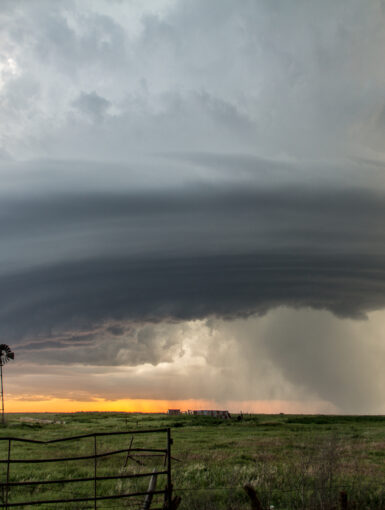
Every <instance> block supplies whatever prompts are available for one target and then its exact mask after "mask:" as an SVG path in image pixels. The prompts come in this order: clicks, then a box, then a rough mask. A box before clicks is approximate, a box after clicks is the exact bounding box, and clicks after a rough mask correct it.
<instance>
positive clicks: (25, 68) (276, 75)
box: [0, 0, 385, 414]
mask: <svg viewBox="0 0 385 510" xmlns="http://www.w3.org/2000/svg"><path fill="white" fill-rule="evenodd" d="M0 26H1V30H0V243H1V244H0V247H1V249H0V341H1V342H2V343H6V344H9V345H10V346H11V348H12V349H13V350H14V352H15V361H14V362H12V363H9V365H7V366H6V367H5V369H4V374H5V391H6V409H7V410H8V411H18V412H23V411H78V410H119V411H164V410H166V409H167V408H169V407H173V408H174V407H178V408H182V409H199V408H217V409H229V410H230V411H232V412H239V411H241V410H242V411H244V412H266V413H269V412H285V413H357V414H358V413H370V414H372V413H377V414H380V413H382V414H384V413H385V371H384V370H383V366H384V362H385V327H384V326H385V229H384V218H385V149H384V137H385V95H384V90H385V67H384V57H385V53H384V48H385V2H384V1H383V0H369V1H368V0H351V1H350V2H349V5H348V4H347V3H346V2H342V1H335V0H324V1H322V2H319V1H318V0H295V1H294V2H290V3H289V2H287V1H286V0H276V1H274V2H272V1H271V0H258V1H254V0H244V1H242V2H237V1H235V0H210V1H209V2H208V1H207V0H146V2H142V1H139V0H126V1H119V0H109V1H103V0H66V2H60V1H58V0H57V1H56V0H53V1H52V0H32V1H31V0H28V1H27V0H24V1H23V0H12V1H11V0H2V2H1V6H0Z"/></svg>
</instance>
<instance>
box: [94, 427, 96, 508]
mask: <svg viewBox="0 0 385 510" xmlns="http://www.w3.org/2000/svg"><path fill="white" fill-rule="evenodd" d="M96 455H97V450H96V434H94V509H95V510H96V504H97V503H96V462H97V458H96Z"/></svg>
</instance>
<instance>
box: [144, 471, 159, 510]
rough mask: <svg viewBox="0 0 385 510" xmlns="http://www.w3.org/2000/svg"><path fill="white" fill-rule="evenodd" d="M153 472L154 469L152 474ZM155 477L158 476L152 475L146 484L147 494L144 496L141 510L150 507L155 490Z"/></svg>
mask: <svg viewBox="0 0 385 510" xmlns="http://www.w3.org/2000/svg"><path fill="white" fill-rule="evenodd" d="M155 471H156V468H154V469H153V471H152V472H153V473H154V472H155ZM157 477H158V475H152V476H151V478H150V482H149V484H148V489H147V494H146V497H145V498H144V502H143V507H142V510H149V508H150V506H151V501H152V497H153V492H154V490H155V489H156V479H157Z"/></svg>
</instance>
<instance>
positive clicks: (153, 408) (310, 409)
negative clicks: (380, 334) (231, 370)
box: [5, 398, 337, 414]
mask: <svg viewBox="0 0 385 510" xmlns="http://www.w3.org/2000/svg"><path fill="white" fill-rule="evenodd" d="M168 409H180V410H181V411H187V410H188V409H192V410H193V409H227V410H229V411H230V412H231V413H239V412H240V411H242V412H246V413H261V414H276V413H280V412H283V413H289V414H290V413H292V414H301V413H335V412H336V411H337V410H336V409H335V408H334V406H332V405H331V404H330V403H328V402H320V401H312V402H299V401H282V400H270V401H269V400H249V401H228V402H222V403H218V402H215V401H214V400H204V399H202V400H199V399H190V400H150V399H138V400H136V399H121V400H104V399H95V400H89V401H76V400H70V399H64V398H61V399H59V398H51V399H46V400H27V399H26V400H21V399H10V400H8V401H6V408H5V412H6V413H7V412H8V413H73V412H80V411H83V412H87V411H88V412H96V411H100V412H140V413H164V412H167V410H168Z"/></svg>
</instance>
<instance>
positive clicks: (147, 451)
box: [0, 428, 172, 510]
mask: <svg viewBox="0 0 385 510" xmlns="http://www.w3.org/2000/svg"><path fill="white" fill-rule="evenodd" d="M148 434H165V435H166V437H165V439H166V447H165V448H149V447H142V446H139V447H133V442H134V438H136V437H139V441H140V438H143V437H144V435H148ZM139 435H140V436H139ZM115 436H123V437H130V438H131V439H130V443H129V445H128V446H127V447H126V448H121V449H112V450H111V449H110V450H108V449H107V451H104V450H105V447H106V442H107V443H108V441H109V440H110V439H112V440H113V439H114V437H115ZM87 440H88V441H91V445H88V446H91V449H92V453H91V454H88V455H77V456H73V455H71V456H65V457H63V456H59V457H57V456H56V457H55V456H54V457H50V458H19V457H18V454H20V453H22V452H23V451H24V450H25V449H27V450H28V448H29V449H31V448H32V447H35V446H36V445H37V446H38V448H39V449H40V448H47V449H54V451H55V453H56V450H57V449H60V448H58V446H59V445H60V447H62V445H63V444H64V443H65V444H71V441H72V442H73V443H72V444H75V447H76V449H77V450H78V451H80V452H82V450H83V449H84V442H87ZM2 443H3V444H5V445H6V458H5V459H4V458H3V459H0V467H2V466H4V468H5V473H4V478H5V480H4V481H2V482H1V496H2V503H1V504H0V508H3V509H5V510H8V509H10V508H14V507H19V508H21V507H26V506H30V505H43V508H44V505H49V508H52V505H59V504H65V505H68V504H70V503H73V504H74V506H73V508H76V509H78V508H93V509H97V508H101V507H100V506H99V505H98V502H108V501H111V500H122V499H125V498H140V497H142V498H143V497H145V496H148V495H149V494H150V500H151V497H152V496H153V495H163V497H164V506H165V507H166V508H171V503H172V484H171V444H172V439H171V433H170V429H169V428H164V429H152V430H132V431H124V432H106V433H102V432H101V433H93V434H84V435H80V436H73V437H67V438H61V439H53V440H49V441H39V440H33V439H22V438H16V437H4V438H0V446H1V444H2ZM101 443H103V445H101ZM23 445H24V448H21V446H23ZM64 449H65V448H64ZM29 453H31V452H29ZM122 455H123V457H124V464H123V465H121V460H122V459H121V457H122ZM159 458H160V460H163V466H162V467H163V469H159V468H157V467H155V468H153V469H152V470H150V471H149V470H146V469H145V468H146V467H147V466H146V464H145V463H144V460H146V462H148V461H151V460H153V459H158V460H159ZM106 459H118V461H116V460H115V461H114V463H113V465H112V466H111V463H110V464H108V463H106ZM119 460H120V465H119V464H118V462H119ZM83 461H87V466H84V465H82V466H78V464H80V463H82V462H83ZM90 461H91V469H92V475H91V476H90V475H89V474H88V476H85V475H84V474H83V475H82V473H83V472H84V471H85V468H86V469H87V471H89V468H90V465H89V464H90ZM129 461H132V462H134V463H135V470H132V469H131V471H130V472H127V471H128V470H129V469H130V468H129V467H128V463H129ZM47 463H49V464H48V465H49V466H50V465H51V464H50V463H55V464H57V463H59V464H60V465H61V466H65V467H64V469H61V471H63V474H64V475H66V474H67V473H68V471H72V473H73V472H75V473H79V472H80V474H81V475H82V476H72V477H68V476H64V477H62V478H56V479H52V478H51V473H48V475H47V473H45V476H44V478H43V476H41V478H40V479H39V478H38V477H37V479H36V476H35V479H30V478H31V474H32V471H33V473H34V474H35V473H36V474H39V471H38V469H36V466H39V465H47ZM68 463H74V464H71V465H70V466H71V469H69V468H68ZM99 464H103V465H102V466H100V467H99ZM14 465H19V466H20V465H30V466H31V467H30V468H29V469H28V471H27V472H26V473H25V474H26V475H27V476H26V477H27V480H25V479H23V475H21V478H22V479H17V478H20V474H19V476H17V475H18V473H15V476H14V477H15V478H16V479H15V480H13V479H12V475H13V470H11V466H14ZM119 466H120V467H119ZM130 466H131V465H130ZM98 468H99V470H101V473H100V472H99V473H98ZM101 468H102V469H101ZM111 468H115V469H118V473H117V474H111V471H110V470H111ZM143 469H144V471H143ZM59 471H60V469H59ZM87 471H86V472H87ZM106 472H107V473H108V472H109V474H105V473H106ZM40 474H41V475H43V473H40ZM157 476H163V477H164V478H165V479H166V484H165V488H164V489H163V490H155V487H154V480H156V477H157ZM24 478H25V476H24ZM146 478H150V480H151V483H150V485H149V488H148V489H144V490H143V488H139V490H133V491H132V490H130V491H128V492H125V491H122V490H121V487H120V489H119V490H117V488H116V484H115V488H114V493H110V494H104V493H103V494H98V488H100V489H102V491H103V492H105V487H103V484H104V482H106V481H107V482H108V483H110V484H111V482H118V481H120V483H121V482H122V480H127V481H129V482H128V483H131V480H134V482H135V483H136V482H138V481H140V480H141V481H145V479H146ZM72 484H75V486H76V487H79V486H81V487H82V495H81V496H80V497H78V496H77V497H74V493H73V492H70V491H66V490H65V489H64V488H63V486H68V485H69V486H71V485H72ZM87 484H88V485H91V488H90V487H88V486H87ZM55 485H57V486H59V489H56V491H58V492H60V494H63V493H66V492H67V493H70V495H71V497H67V498H66V499H63V498H52V496H51V497H48V499H46V498H47V497H46V498H41V497H40V498H39V499H29V500H21V499H20V494H19V493H18V494H16V498H15V500H12V499H14V498H13V494H12V491H14V489H15V488H22V489H23V488H25V487H27V486H28V487H30V488H32V489H30V492H31V490H32V492H34V491H36V488H39V490H41V489H42V488H45V487H48V490H49V491H50V492H49V493H48V495H49V494H52V486H55ZM99 492H100V491H99ZM43 493H44V490H43ZM11 496H12V497H11ZM146 501H147V502H148V501H149V498H147V499H146ZM84 503H86V504H87V503H88V506H85V507H84V506H80V505H83V504H84ZM90 503H92V506H90ZM75 504H76V505H75ZM147 504H148V503H147ZM162 506H163V505H162ZM66 508H68V506H66ZM147 508H149V506H148V507H147ZM154 510H156V509H154Z"/></svg>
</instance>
